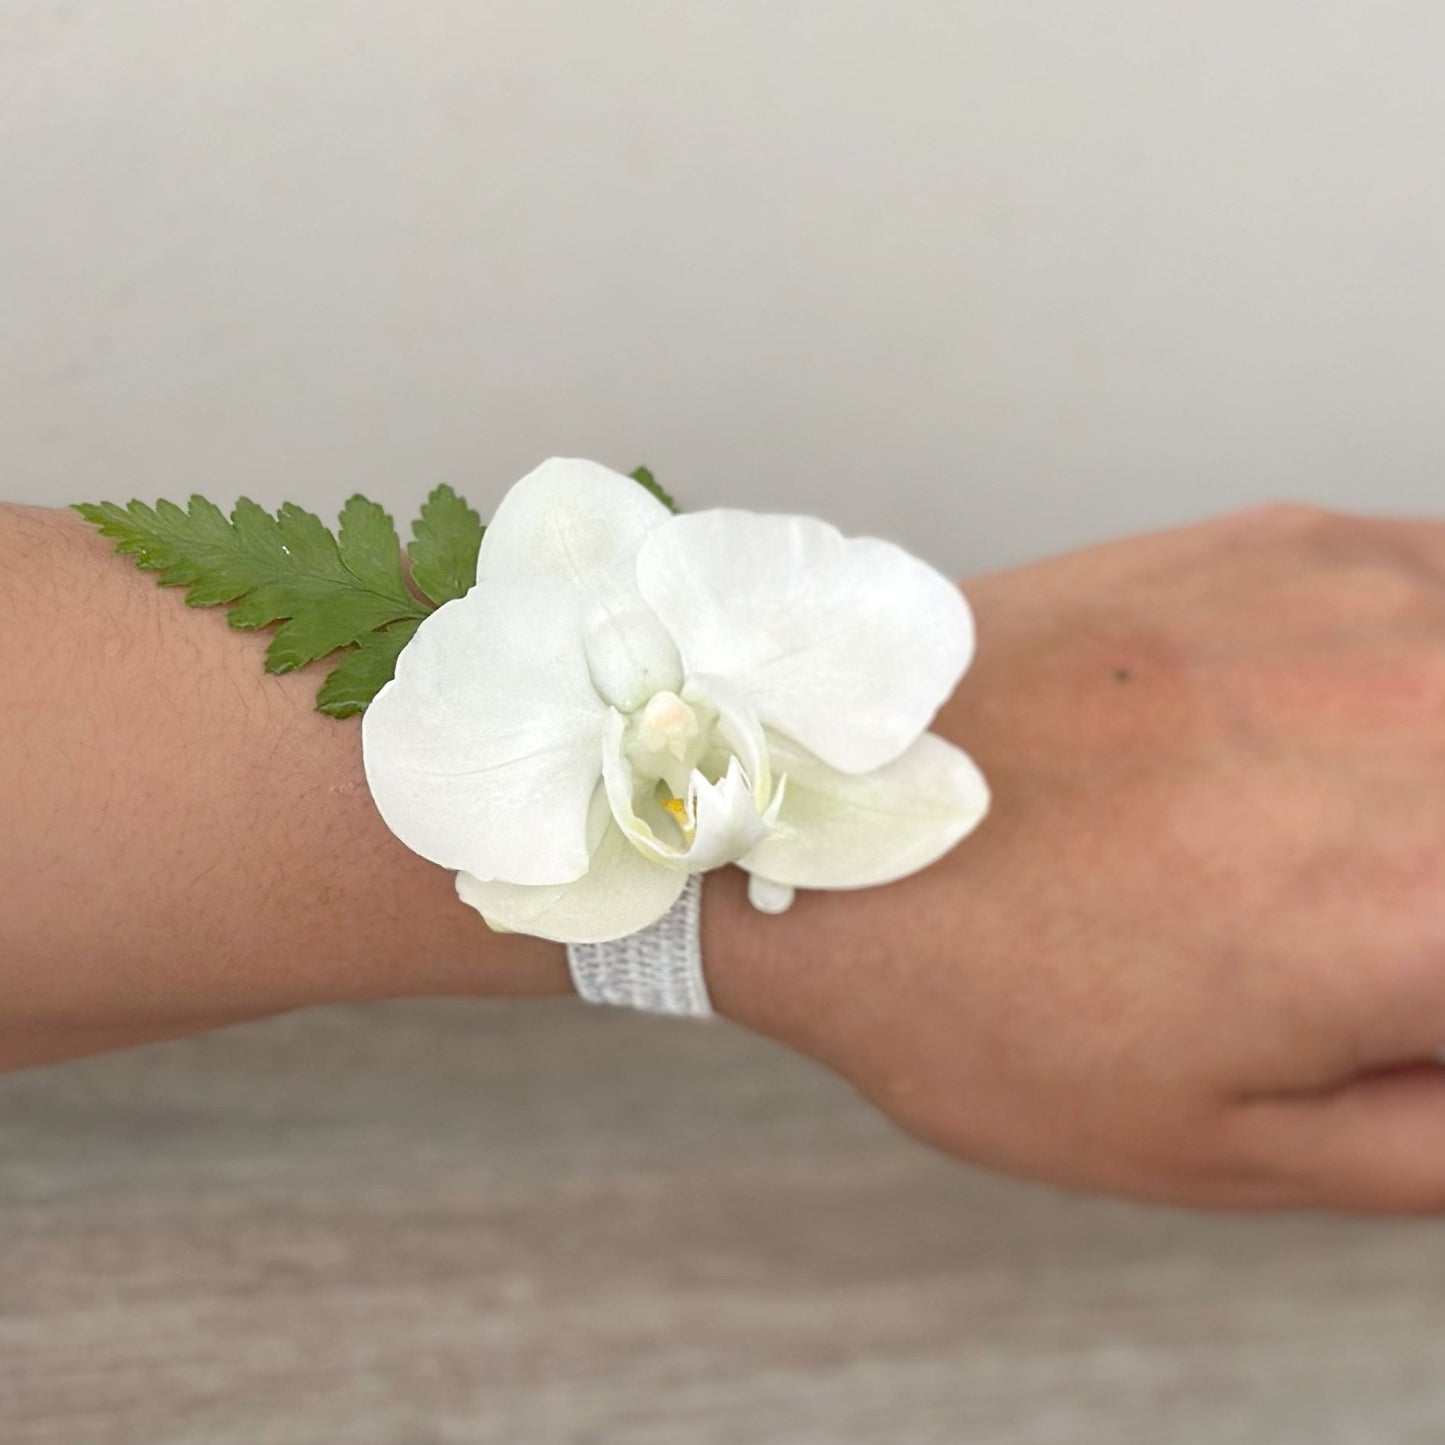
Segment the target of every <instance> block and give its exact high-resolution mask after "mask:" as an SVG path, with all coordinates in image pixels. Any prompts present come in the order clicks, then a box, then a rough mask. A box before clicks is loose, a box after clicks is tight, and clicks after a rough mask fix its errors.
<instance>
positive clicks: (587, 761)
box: [361, 488, 641, 884]
mask: <svg viewBox="0 0 1445 1445" xmlns="http://www.w3.org/2000/svg"><path fill="white" fill-rule="evenodd" d="M638 490H641V489H640V488H639V489H638ZM606 716H607V708H606V705H605V704H604V703H603V702H602V700H601V699H600V698H599V697H598V696H597V694H596V691H595V690H594V688H593V686H592V683H591V680H590V678H589V676H588V671H587V661H586V657H585V654H584V652H583V647H582V636H581V631H580V628H579V626H578V607H577V599H576V596H575V594H574V593H573V591H572V590H571V589H570V588H569V587H567V586H566V585H565V584H563V583H561V582H559V581H557V580H556V579H552V578H540V577H539V578H534V579H530V580H526V581H522V580H504V579H501V578H491V579H488V580H486V581H483V582H479V583H478V584H477V585H476V586H475V587H474V588H472V590H471V591H470V592H468V593H467V595H466V596H465V597H461V598H457V599H456V600H455V601H452V602H448V603H447V604H446V605H445V606H443V607H440V608H438V609H437V610H436V611H435V612H433V613H432V614H431V615H430V616H429V617H427V618H426V619H425V620H424V621H423V622H422V624H421V626H420V627H419V628H418V629H417V631H416V636H415V637H413V638H412V640H411V641H410V642H409V643H408V644H407V645H406V647H404V648H403V649H402V651H401V656H400V657H399V658H398V660H397V668H396V676H395V677H393V678H392V680H391V681H390V682H388V683H387V684H386V686H385V687H383V688H382V689H381V691H380V692H379V693H377V695H376V697H375V698H374V699H373V700H372V703H371V705H370V707H368V708H367V710H366V712H365V714H364V715H363V718H362V733H361V736H362V756H363V761H364V764H365V768H366V780H367V784H368V786H369V787H370V789H371V796H372V798H373V799H374V800H375V802H376V806H377V808H378V810H379V811H380V813H381V816H382V818H383V819H384V820H385V821H386V825H387V827H388V828H390V829H391V831H392V832H393V833H395V834H396V836H397V837H398V838H400V839H401V841H402V842H403V843H405V844H406V846H407V847H408V848H410V849H411V850H412V851H413V852H415V853H420V854H421V855H422V857H424V858H429V859H431V861H432V862H434V863H440V864H441V865H442V866H443V867H447V868H457V869H462V870H465V871H466V872H468V873H472V874H475V875H476V876H477V877H478V878H483V879H506V880H507V881H508V882H511V883H524V884H552V883H566V882H569V881H571V880H572V879H575V878H580V877H581V876H582V874H583V873H585V872H586V871H587V862H588V852H589V849H588V839H587V816H588V809H589V805H590V803H591V799H592V794H593V792H594V790H595V788H596V785H597V780H598V777H599V776H600V774H601V756H602V727H603V723H604V721H605V720H606Z"/></svg>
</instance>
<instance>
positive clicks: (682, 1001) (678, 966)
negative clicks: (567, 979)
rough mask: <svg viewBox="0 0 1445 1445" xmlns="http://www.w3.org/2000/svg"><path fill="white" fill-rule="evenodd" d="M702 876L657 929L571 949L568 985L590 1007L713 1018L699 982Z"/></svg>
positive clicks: (691, 880) (691, 882)
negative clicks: (601, 1004) (575, 990)
mask: <svg viewBox="0 0 1445 1445" xmlns="http://www.w3.org/2000/svg"><path fill="white" fill-rule="evenodd" d="M701 905H702V874H701V873H694V874H692V876H691V877H689V878H688V880H687V887H685V888H684V889H683V890H682V893H681V895H680V896H679V897H678V900H677V902H676V903H674V904H673V905H672V907H671V908H669V909H668V911H667V912H666V913H664V914H663V915H662V917H661V918H659V919H658V920H657V922H656V923H653V924H649V925H648V926H647V927H646V928H644V929H642V930H641V931H640V932H638V933H630V934H628V935H627V937H626V938H615V939H613V940H612V941H611V942H610V943H569V944H568V945H567V966H568V967H569V968H570V969H571V970H572V982H573V984H574V985H575V986H576V989H577V992H578V993H579V994H581V995H582V997H583V998H585V999H586V1000H587V1002H588V1003H610V1004H614V1005H616V1006H617V1007H618V1008H635V1009H642V1010H643V1011H644V1012H645V1013H656V1014H689V1015H691V1016H692V1017H694V1018H706V1017H708V1016H709V1015H710V1014H711V1013H712V1004H711V1002H710V1001H709V999H708V996H707V984H706V983H704V982H703V977H702V945H701V942H700V939H699V932H698V920H699V917H700V915H701V912H702V906H701Z"/></svg>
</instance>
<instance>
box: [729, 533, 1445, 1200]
mask: <svg viewBox="0 0 1445 1445" xmlns="http://www.w3.org/2000/svg"><path fill="white" fill-rule="evenodd" d="M964 590H965V592H966V593H967V595H968V596H969V598H970V600H971V601H972V603H973V604H974V608H975V611H976V614H977V617H978V626H979V638H980V646H979V655H978V659H977V661H976V663H975V665H974V667H973V669H972V671H971V672H970V673H969V675H968V676H967V677H966V678H965V680H964V682H963V685H962V686H961V688H960V689H959V691H958V693H957V695H956V696H955V697H954V699H953V700H952V702H951V703H950V704H949V705H948V707H947V708H946V709H945V710H944V712H943V714H941V716H940V718H939V720H938V722H937V724H936V728H937V730H938V731H940V732H942V733H944V734H945V735H947V736H949V737H951V738H952V739H954V740H955V741H957V742H958V743H960V744H961V745H962V746H963V747H964V748H966V749H967V750H968V751H969V752H970V753H971V754H972V755H973V756H974V757H975V758H976V760H977V761H978V762H979V764H980V765H981V767H982V768H983V770H984V773H985V774H986V776H987V777H988V778H989V780H990V783H991V785H992V788H993V792H994V804H993V810H992V813H991V815H990V816H989V818H987V819H986V820H985V821H984V823H983V824H982V826H981V827H980V829H979V830H978V832H977V833H975V834H974V835H973V836H972V837H970V838H968V839H965V840H964V842H963V843H962V844H960V845H959V846H958V848H956V849H955V850H954V851H953V853H952V854H950V855H949V856H948V857H947V858H946V859H945V860H944V861H943V862H941V863H939V864H937V865H935V866H934V867H933V868H930V869H928V870H925V871H924V872H923V873H921V874H918V875H915V876H914V877H912V878H909V879H906V880H904V881H903V882H900V883H897V884H893V885H891V886H889V887H886V888H879V889H871V890H864V891H861V892H858V893H847V894H818V893H813V894H800V895H799V899H798V902H797V903H796V904H795V906H794V908H793V910H792V912H790V913H788V914H785V915H783V916H781V917H777V918H773V917H763V916H761V915H757V914H752V913H750V912H749V911H748V910H747V909H746V907H745V906H743V905H742V903H741V898H740V895H741V880H740V878H738V877H737V876H735V875H718V877H716V878H714V879H713V880H711V881H710V884H709V888H710V889H711V890H712V893H711V897H710V898H709V896H708V894H707V893H705V895H704V897H705V899H708V901H707V902H706V903H705V919H704V925H705V929H706V938H705V951H704V956H705V958H707V959H708V966H709V977H710V980H711V982H712V988H713V993H714V997H715V1000H716V1002H717V1004H718V1006H719V1007H720V1008H721V1009H722V1010H723V1011H724V1012H726V1013H730V1014H732V1015H733V1016H734V1017H736V1018H738V1019H740V1020H741V1021H743V1022H745V1023H748V1024H750V1025H752V1026H753V1027H756V1028H758V1029H760V1030H762V1031H764V1032H766V1033H769V1034H771V1035H773V1036H775V1037H777V1038H778V1039H781V1040H782V1041H784V1042H786V1043H788V1044H791V1045H793V1046H795V1047H797V1048H800V1049H802V1050H804V1051H806V1052H807V1053H809V1054H812V1055H814V1056H815V1057H817V1058H819V1059H821V1060H823V1061H824V1062H826V1063H828V1064H829V1065H831V1066H832V1067H834V1068H835V1069H837V1070H838V1071H839V1072H841V1073H842V1074H844V1075H845V1076H846V1077H848V1078H849V1079H850V1080H852V1081H853V1083H855V1084H856V1085H857V1086H858V1088H859V1089H861V1090H862V1091H863V1093H864V1094H866V1095H867V1096H868V1097H870V1098H871V1099H872V1100H874V1101H875V1102H876V1103H877V1104H878V1105H879V1106H880V1107H882V1108H883V1109H884V1110H885V1111H886V1112H887V1113H888V1114H890V1115H891V1116H892V1117H893V1118H894V1119H895V1120H897V1121H898V1122H899V1123H900V1124H902V1125H903V1126H904V1127H905V1128H907V1129H909V1130H910V1131H912V1132H913V1133H914V1134H916V1135H918V1136H919V1137H921V1138H923V1139H925V1140H928V1141H930V1142H931V1143H933V1144H936V1145H938V1146H939V1147H941V1148H943V1149H945V1150H948V1151H949V1152H951V1153H954V1154H958V1155H961V1156H963V1157H965V1158H968V1159H971V1160H975V1161H977V1162H979V1163H981V1164H984V1165H987V1166H989V1167H992V1168H997V1169H1002V1170H1005V1171H1008V1172H1012V1173H1017V1174H1021V1175H1029V1176H1033V1177H1037V1178H1040V1179H1045V1180H1049V1181H1052V1182H1055V1183H1058V1184H1063V1185H1068V1186H1076V1187H1081V1188H1087V1189H1097V1190H1106V1191H1110V1192H1115V1193H1120V1194H1126V1195H1132V1196H1136V1197H1139V1198H1147V1199H1154V1200H1164V1201H1172V1202H1177V1203H1186V1204H1193V1205H1203V1206H1218V1207H1335V1208H1343V1209H1350V1210H1357V1209H1358V1210H1385V1211H1424V1210H1435V1209H1439V1208H1442V1207H1445V1068H1441V1067H1439V1066H1437V1065H1436V1064H1435V1062H1434V1056H1435V1053H1436V1050H1437V1049H1439V1048H1440V1047H1441V1046H1442V1045H1445V524H1442V523H1434V522H1405V521H1386V520H1372V519H1365V518H1357V517H1349V516H1343V515H1336V514H1331V513H1327V512H1321V511H1317V510H1313V509H1309V508H1300V507H1279V508H1270V509H1266V510H1263V511H1258V512H1251V513H1247V514H1243V515H1239V516H1234V517H1229V518H1225V519H1222V520H1219V521H1214V522H1210V523H1207V524H1205V525H1202V526H1196V527H1191V528H1186V529H1183V530H1179V531H1174V532H1168V533H1161V534H1157V535H1153V536H1145V537H1139V538H1134V539H1131V540H1128V541H1123V542H1118V543H1112V544H1110V545H1107V546H1102V547H1098V548H1094V549H1092V550H1089V551H1085V552H1080V553H1077V554H1074V555H1070V556H1065V557H1060V558H1055V559H1052V560H1049V561H1045V562H1041V563H1037V564H1035V565H1031V566H1027V567H1022V568H1019V569H1017V570H1014V571H1009V572H1004V573H1001V574H997V575H994V576H990V577H984V578H979V579H977V580H976V581H974V582H971V583H968V584H966V586H965V589H964Z"/></svg>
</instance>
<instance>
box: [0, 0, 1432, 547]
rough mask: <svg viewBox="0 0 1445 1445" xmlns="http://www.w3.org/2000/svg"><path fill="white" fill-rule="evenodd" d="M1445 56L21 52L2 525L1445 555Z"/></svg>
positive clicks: (1062, 34)
mask: <svg viewBox="0 0 1445 1445" xmlns="http://www.w3.org/2000/svg"><path fill="white" fill-rule="evenodd" d="M1442 75H1445V7H1441V6H1439V5H1437V4H1434V3H1431V0H1418V3H1406V0H1400V3H1383V0H1381V3H1369V4H1366V3H1357V4H1346V3H1334V4H1328V3H1312V0H1310V3H1307V0H1296V3H1279V0H1225V3H1217V0H1216V3H1211V4H1209V5H1185V4H1162V5H1161V4H1158V3H1156V0H1148V3H1145V0H1105V3H1090V4H1084V5H1081V4H1077V3H1074V0H1008V3H1002V0H1000V3H979V0H967V3H965V0H935V3H925V0H887V3H884V0H872V3H867V0H787V3H780V0H768V3H763V0H725V3H724V0H687V3H679V0H671V3H669V0H611V3H608V0H593V3H590V4H588V3H582V0H490V3H476V0H329V3H316V0H247V3H244V4H242V3H230V4H223V3H218V0H209V3H185V0H69V3H61V0H6V3H5V4H4V6H3V9H0V443H3V453H0V462H3V471H0V499H6V500H19V501H34V502H47V503H55V504H59V503H62V502H64V501H67V500H72V499H79V498H92V497H125V496H129V495H132V494H141V495H145V496H148V497H154V496H156V495H174V496H181V495H184V494H185V493H186V492H188V491H190V490H192V489H202V490H204V491H206V492H208V493H209V494H211V495H213V496H214V497H216V499H217V500H221V501H229V500H231V499H232V498H234V496H235V495H236V494H237V493H238V492H241V491H245V492H248V493H250V494H251V495H253V496H255V497H257V498H258V499H259V500H262V501H265V502H269V503H276V502H279V501H280V500H282V499H283V498H285V497H288V496H290V497H295V498H296V499H298V500H302V501H306V502H308V503H309V504H311V505H313V506H315V507H317V508H318V509H320V510H323V511H326V512H328V513H329V512H332V511H334V508H335V506H336V505H337V504H338V503H339V502H340V500H341V499H342V497H343V496H344V495H345V494H346V493H347V492H349V491H351V490H354V489H361V490H364V491H366V492H368V493H370V494H372V495H375V496H377V497H379V498H380V499H382V500H384V501H386V502H387V503H388V504H389V505H391V506H393V507H395V508H397V509H398V510H400V511H408V512H409V510H410V508H411V506H412V504H413V503H414V502H415V501H416V500H418V499H419V498H420V496H421V494H422V493H423V491H424V490H425V489H426V488H428V487H429V486H431V485H433V484H434V483H435V482H437V481H439V480H446V481H450V482H452V483H454V484H455V485H457V486H458V487H460V488H463V489H465V490H466V491H467V493H468V494H469V495H470V496H471V497H472V499H473V500H474V501H476V502H477V503H478V504H479V505H481V506H482V507H483V508H484V509H485V508H488V507H490V505H491V504H492V503H493V502H494V501H495V498H496V497H497V496H498V495H499V494H500V492H501V490H502V489H503V487H504V486H505V485H506V483H507V482H508V481H509V480H511V479H513V478H515V477H516V476H518V475H520V474H521V473H522V472H523V471H524V470H526V469H527V468H528V467H530V466H531V465H532V464H533V463H534V462H535V461H537V460H538V459H540V458H541V457H543V456H545V455H547V454H550V453H554V452H563V453H574V454H582V455H591V456H596V457H598V458H599V459H602V460H606V461H609V462H611V463H613V464H615V465H619V466H631V465H633V464H635V463H637V462H639V461H647V462H649V463H650V464H652V465H653V466H654V467H655V469H656V470H657V471H658V472H659V474H660V475H661V476H662V477H663V478H664V479H665V480H666V481H667V482H668V483H669V484H670V485H673V486H674V487H675V488H676V489H677V490H678V491H679V493H680V494H681V495H682V496H683V498H684V499H685V500H686V501H687V502H688V503H690V504H693V505H703V504H708V503H713V502H720V501H724V500H730V501H734V502H739V503H742V504H745V505H753V506H765V507H777V508H803V509H807V510H811V511H818V512H822V513H826V514H828V515H830V516H832V517H834V518H835V519H837V520H839V521H840V522H841V523H843V524H844V525H845V526H847V527H849V528H850V529H854V530H869V531H881V532H884V533H887V534H891V535H895V536H898V537H900V538H902V539H904V540H906V541H908V542H910V543H912V544H913V545H914V546H916V547H919V548H920V549H921V550H924V551H926V552H927V553H928V554H929V555H931V556H932V557H933V558H934V559H935V560H937V561H939V562H941V563H944V564H945V565H948V566H951V567H953V568H956V569H958V570H960V571H963V570H967V569H971V568H979V567H984V566H992V565H998V564H1002V563H1006V562H1009V561H1012V560H1016V559H1021V558H1023V557H1025V556H1029V555H1034V554H1038V553H1042V552H1046V551H1050V550H1053V549H1057V548H1060V547H1063V546H1067V545H1072V544H1075V543H1078V542H1082V541H1086V540H1090V539H1094V538H1098V537H1102V536H1105V535H1108V534H1111V533H1115V532H1119V531H1123V530H1133V529H1138V528H1142V527H1147V526H1153V525H1157V524H1162V523H1169V522H1174V521H1180V520H1185V519H1189V518H1193V517H1197V516H1201V515H1204V514H1207V513H1211V512H1215V511H1219V510H1222V509H1225V508H1229V507H1234V506H1237V505H1242V504H1246V503H1249V502H1252V501H1257V500H1265V499H1270V498H1276V497H1282V496H1293V497H1310V498H1315V499H1319V500H1323V501H1326V502H1331V503H1334V504H1338V505H1346V506H1357V507H1364V506H1369V507H1378V508H1382V509H1384V508H1389V509H1401V510H1409V509H1415V510H1433V509H1436V508H1437V505H1438V502H1437V499H1438V498H1439V497H1440V496H1441V488H1440V486H1439V481H1438V479H1439V477H1440V475H1441V472H1442V462H1445V430H1442V428H1441V426H1440V425H1439V424H1438V421H1437V418H1438V416H1439V412H1440V391H1441V385H1440V383H1441V376H1442V364H1441V342H1442V335H1445V284H1442V283H1445V186H1442V174H1445V166H1442V150H1445V85H1442V83H1441V77H1442Z"/></svg>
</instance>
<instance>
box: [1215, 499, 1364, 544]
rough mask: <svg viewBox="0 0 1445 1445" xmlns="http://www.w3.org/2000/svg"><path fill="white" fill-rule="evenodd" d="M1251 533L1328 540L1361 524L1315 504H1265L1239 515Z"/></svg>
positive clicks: (1353, 518) (1346, 514)
mask: <svg viewBox="0 0 1445 1445" xmlns="http://www.w3.org/2000/svg"><path fill="white" fill-rule="evenodd" d="M1240 519H1241V520H1242V521H1243V522H1244V523H1245V524H1246V526H1248V527H1249V528H1250V529H1251V530H1253V531H1255V532H1257V533H1259V534H1261V535H1263V536H1267V537H1279V536H1286V537H1297V538H1309V537H1329V536H1334V535H1337V534H1340V533H1343V532H1347V531H1348V530H1349V529H1350V527H1351V524H1353V523H1355V522H1357V521H1358V519H1357V518H1355V517H1353V516H1351V515H1350V514H1349V513H1347V512H1336V511H1332V510H1331V509H1330V508H1328V507H1321V506H1318V505H1316V504H1315V503H1313V502H1266V503H1264V504H1263V505H1262V506H1258V507H1251V508H1250V509H1249V510H1248V511H1245V512H1243V513H1241V514H1240Z"/></svg>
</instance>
